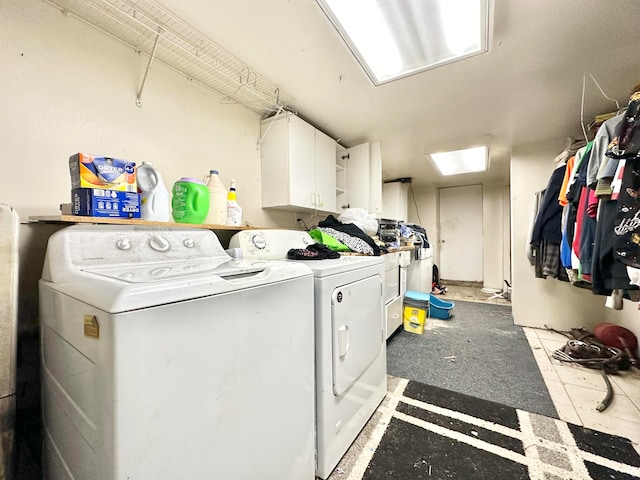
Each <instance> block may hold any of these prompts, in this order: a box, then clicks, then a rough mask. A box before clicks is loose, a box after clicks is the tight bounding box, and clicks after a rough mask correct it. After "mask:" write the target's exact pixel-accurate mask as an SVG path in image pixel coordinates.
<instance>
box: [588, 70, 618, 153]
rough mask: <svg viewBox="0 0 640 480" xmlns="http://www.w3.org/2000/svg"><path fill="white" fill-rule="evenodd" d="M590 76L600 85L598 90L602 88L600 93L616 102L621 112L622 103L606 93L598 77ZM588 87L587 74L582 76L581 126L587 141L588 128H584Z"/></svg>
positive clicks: (597, 85)
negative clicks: (585, 98)
mask: <svg viewBox="0 0 640 480" xmlns="http://www.w3.org/2000/svg"><path fill="white" fill-rule="evenodd" d="M589 76H590V77H591V80H593V83H595V84H596V87H598V90H600V93H601V94H602V96H603V97H604V98H606V99H607V100H611V101H612V102H615V104H616V107H617V112H619V111H620V104H619V103H618V101H617V100H616V99H615V98H611V97H610V96H608V95H607V94H606V93H604V90H603V89H602V87H601V86H600V84H599V83H598V81H597V80H596V78H595V77H594V76H593V75H592V74H591V73H590V74H589ZM586 89H587V76H586V75H583V76H582V101H581V103H580V126H581V127H582V134H583V135H584V139H585V141H587V142H588V141H589V138H588V137H587V130H586V129H585V128H584V97H585V91H586Z"/></svg>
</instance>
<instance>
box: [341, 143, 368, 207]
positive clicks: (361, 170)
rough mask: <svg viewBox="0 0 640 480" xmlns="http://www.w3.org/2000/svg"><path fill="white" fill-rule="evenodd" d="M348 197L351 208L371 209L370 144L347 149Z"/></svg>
mask: <svg viewBox="0 0 640 480" xmlns="http://www.w3.org/2000/svg"><path fill="white" fill-rule="evenodd" d="M347 154H348V155H349V158H348V159H347V198H348V200H349V207H350V208H364V209H365V210H367V211H369V198H370V195H369V190H370V172H369V170H370V166H369V163H370V162H369V144H368V143H363V144H362V145H357V146H355V147H351V148H348V149H347Z"/></svg>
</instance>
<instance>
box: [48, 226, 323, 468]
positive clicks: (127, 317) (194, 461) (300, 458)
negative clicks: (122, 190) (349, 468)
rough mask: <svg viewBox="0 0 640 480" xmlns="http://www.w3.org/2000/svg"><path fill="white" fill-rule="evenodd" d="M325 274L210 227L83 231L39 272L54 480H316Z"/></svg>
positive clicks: (57, 237) (54, 244)
mask: <svg viewBox="0 0 640 480" xmlns="http://www.w3.org/2000/svg"><path fill="white" fill-rule="evenodd" d="M313 299H314V288H313V276H312V273H311V271H310V269H309V268H308V267H306V266H305V265H303V264H293V263H292V262H269V264H268V265H267V264H266V263H265V262H261V261H241V262H238V261H235V260H233V259H231V257H229V256H228V255H227V254H226V253H225V252H224V249H223V248H222V247H221V245H220V242H219V240H218V238H217V236H216V235H215V234H214V233H213V232H211V231H209V230H200V229H180V228H153V227H136V226H107V225H101V226H95V225H83V226H81V225H78V226H72V227H68V228H65V229H63V230H61V231H59V232H57V233H55V234H54V235H52V236H51V238H50V239H49V244H48V248H47V254H46V258H45V265H44V269H43V274H42V279H41V280H40V321H41V345H42V347H41V348H42V352H41V353H42V385H43V420H44V437H45V438H44V449H45V453H44V463H45V478H47V479H49V480H63V479H64V480H67V479H75V480H115V479H117V480H125V479H132V480H133V479H136V480H159V479H183V478H184V479H187V478H188V479H193V480H210V479H212V478H219V479H225V480H227V479H237V480H247V479H254V478H260V479H273V480H281V479H289V480H299V479H313V478H314V472H315V461H314V443H315V435H314V385H315V384H314V356H313V346H314V325H313V322H312V320H311V319H312V318H313Z"/></svg>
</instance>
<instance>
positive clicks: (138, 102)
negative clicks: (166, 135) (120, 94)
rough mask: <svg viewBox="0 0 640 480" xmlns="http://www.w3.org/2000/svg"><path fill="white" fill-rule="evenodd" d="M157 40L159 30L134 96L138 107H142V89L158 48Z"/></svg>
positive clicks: (158, 39)
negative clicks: (136, 94)
mask: <svg viewBox="0 0 640 480" xmlns="http://www.w3.org/2000/svg"><path fill="white" fill-rule="evenodd" d="M159 41H160V31H159V32H158V34H157V35H156V40H155V42H153V50H152V51H151V56H150V57H149V63H147V69H146V70H145V72H144V77H143V78H142V83H141V84H140V89H139V90H138V96H137V97H136V105H137V106H138V107H142V91H143V90H144V84H145V83H147V77H148V76H149V70H151V64H152V63H153V59H154V58H155V57H156V50H158V42H159Z"/></svg>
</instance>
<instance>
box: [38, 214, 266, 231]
mask: <svg viewBox="0 0 640 480" xmlns="http://www.w3.org/2000/svg"><path fill="white" fill-rule="evenodd" d="M29 221H30V222H41V223H103V224H112V225H146V226H152V227H184V228H203V229H207V230H234V231H239V230H251V229H252V228H258V227H234V226H230V225H212V224H206V223H201V224H193V223H174V222H153V221H149V220H141V219H139V218H114V217H84V216H80V215H42V216H32V217H29Z"/></svg>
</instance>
